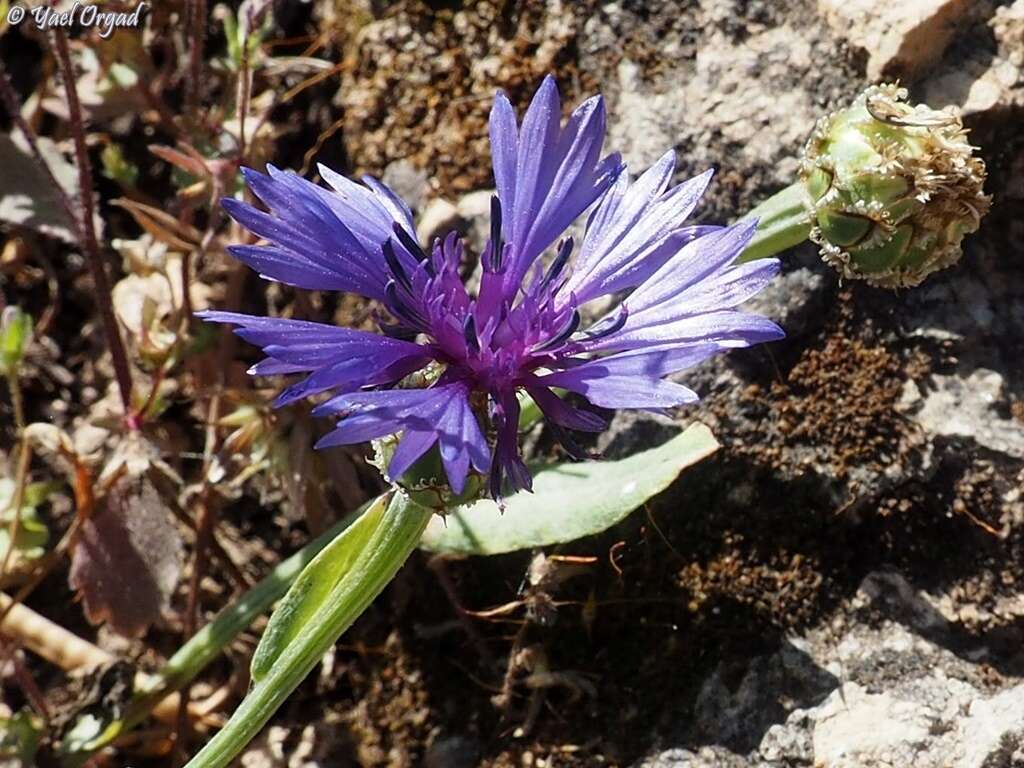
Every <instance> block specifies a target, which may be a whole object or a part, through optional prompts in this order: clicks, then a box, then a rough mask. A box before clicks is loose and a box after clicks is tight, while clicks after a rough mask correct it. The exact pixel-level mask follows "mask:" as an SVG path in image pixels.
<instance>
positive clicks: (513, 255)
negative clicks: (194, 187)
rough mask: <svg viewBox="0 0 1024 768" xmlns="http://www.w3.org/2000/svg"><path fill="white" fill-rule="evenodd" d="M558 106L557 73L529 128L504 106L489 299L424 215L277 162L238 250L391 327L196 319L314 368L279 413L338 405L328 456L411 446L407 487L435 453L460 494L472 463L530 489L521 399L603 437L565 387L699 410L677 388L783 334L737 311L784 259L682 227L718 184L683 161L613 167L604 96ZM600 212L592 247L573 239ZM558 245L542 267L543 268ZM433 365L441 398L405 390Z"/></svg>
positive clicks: (397, 464) (496, 118) (236, 205)
mask: <svg viewBox="0 0 1024 768" xmlns="http://www.w3.org/2000/svg"><path fill="white" fill-rule="evenodd" d="M561 114H562V112H561V104H560V101H559V96H558V91H557V88H556V87H555V83H554V80H553V79H552V78H551V77H548V78H546V79H545V80H544V82H543V84H542V85H541V87H540V89H539V90H538V91H537V93H536V95H535V96H534V97H533V101H532V102H531V104H530V107H529V108H528V110H527V112H526V115H525V116H524V118H523V121H522V123H521V124H518V123H517V120H516V115H515V111H514V110H513V108H512V105H511V103H510V102H509V100H508V99H507V98H506V96H505V95H504V94H502V93H499V94H498V95H497V97H496V99H495V103H494V107H493V109H492V110H491V118H490V139H491V148H492V154H493V166H494V179H495V185H496V187H497V195H496V196H495V198H494V199H493V200H492V206H491V236H490V239H489V241H488V242H487V244H486V246H485V248H484V252H483V253H482V254H481V256H480V262H481V265H482V268H483V269H482V274H481V278H480V282H479V286H478V288H477V289H476V291H475V292H473V293H471V292H469V291H468V290H467V288H466V285H465V284H464V282H463V280H462V278H461V276H460V271H459V268H460V265H461V263H462V261H463V251H462V243H461V241H460V240H459V238H458V236H457V235H456V234H455V233H451V234H449V235H448V236H447V237H445V238H443V239H440V240H437V241H436V242H435V243H434V244H433V246H432V247H431V248H429V249H426V250H425V249H422V248H421V247H420V246H419V244H418V241H417V237H416V232H415V227H414V223H413V218H412V214H411V212H410V210H409V208H408V207H407V206H406V205H405V204H404V203H403V202H402V201H401V200H400V199H399V198H398V197H397V196H396V195H395V194H394V193H393V192H391V191H390V190H389V189H388V188H387V187H385V186H384V185H383V184H381V183H380V182H378V181H376V180H375V179H372V178H369V177H364V178H363V184H358V183H356V182H353V181H350V180H349V179H346V178H344V177H342V176H340V175H338V174H337V173H334V172H333V171H331V170H330V169H328V168H325V167H323V166H320V175H321V177H322V178H323V179H324V180H325V181H326V182H327V183H328V184H329V185H330V186H331V187H332V189H330V190H328V189H325V188H323V187H320V186H317V185H315V184H313V183H311V182H309V181H306V180H305V179H303V178H301V177H300V176H298V175H296V174H294V173H290V172H287V171H281V170H278V169H277V168H274V167H273V166H268V168H267V174H266V175H264V174H260V173H258V172H256V171H252V170H249V169H246V170H245V172H244V173H245V179H246V182H247V183H248V186H249V189H250V190H252V192H253V194H254V195H256V197H258V198H259V199H260V200H261V201H262V202H263V203H264V205H265V206H266V208H267V209H268V211H262V210H260V209H258V208H256V207H254V206H251V205H248V204H246V203H243V202H240V201H238V200H235V199H227V200H224V207H225V209H226V210H227V211H228V213H229V214H230V215H231V216H232V217H233V218H234V219H235V220H236V221H238V222H239V223H240V224H242V225H243V226H244V227H246V228H247V229H249V230H250V231H251V232H253V233H254V234H255V235H257V236H259V237H260V238H262V239H263V240H265V241H266V244H265V245H239V246H233V247H232V248H231V249H230V251H231V253H232V254H233V255H234V256H235V257H236V258H238V259H239V260H240V261H243V262H245V263H246V264H248V265H249V266H250V267H252V268H253V269H255V270H256V271H258V272H259V273H260V275H261V276H262V277H264V278H266V279H268V280H275V281H278V282H282V283H285V284H287V285H292V286H296V287H299V288H308V289H317V290H337V291H348V292H352V293H356V294H359V295H362V296H365V297H366V298H368V299H373V300H375V301H377V302H379V303H380V305H381V306H382V307H384V308H385V309H386V311H387V314H388V315H389V317H388V318H387V319H386V320H385V319H384V318H381V324H380V325H381V330H382V333H379V334H378V333H371V332H367V331H359V330H352V329H348V328H338V327H334V326H329V325H323V324H320V323H312V322H305V321H299V320H283V319H276V318H267V317H254V316H249V315H241V314H237V313H232V312H218V311H208V312H202V313H200V316H201V317H203V318H204V319H206V320H209V321H212V322H219V323H231V324H233V325H236V326H238V328H237V330H236V332H237V333H238V335H239V336H241V337H242V338H244V339H246V340H247V341H249V342H251V343H253V344H256V345H258V346H260V347H262V348H263V351H264V352H265V353H266V355H267V357H266V359H265V360H263V361H262V362H260V363H258V364H257V365H255V366H254V367H253V368H252V369H251V373H253V374H257V375H273V374H294V373H305V374H307V375H306V377H305V378H304V379H302V380H301V381H299V382H298V383H296V384H293V385H292V386H290V387H288V388H287V389H285V390H284V391H283V392H282V393H281V394H280V395H279V396H278V398H277V400H276V401H275V403H276V404H277V405H284V404H287V403H291V402H294V401H296V400H299V399H301V398H305V397H309V396H311V395H316V394H318V393H322V392H329V393H330V397H329V399H327V400H326V401H324V402H322V403H321V404H320V405H318V406H317V407H316V409H315V410H314V413H315V414H317V415H323V416H334V417H339V421H338V423H337V426H336V428H335V429H334V430H333V431H332V432H330V433H328V434H327V435H326V436H325V437H324V438H323V439H321V440H320V442H319V443H318V444H317V445H318V447H328V446H335V445H347V444H354V443H361V442H364V441H367V440H372V439H375V438H380V437H385V436H388V435H399V440H398V444H397V447H396V449H395V451H394V454H393V456H392V457H391V460H390V464H389V466H388V474H389V475H390V476H391V477H392V478H398V477H400V476H401V475H402V474H404V473H405V472H406V471H407V470H408V469H409V468H410V467H411V466H412V464H413V463H414V462H415V461H416V460H417V459H419V458H420V457H421V456H423V455H424V454H425V453H426V452H427V451H428V450H430V449H431V448H432V447H433V446H434V445H435V444H436V445H437V447H438V449H439V452H440V455H441V459H442V462H443V466H444V469H445V472H446V474H447V476H448V483H449V485H450V487H451V488H452V490H453V491H454V492H455V493H457V494H458V493H461V492H462V490H463V488H464V487H465V484H466V479H467V476H468V475H469V472H470V470H471V468H472V469H473V470H475V471H476V472H479V473H481V474H488V475H489V477H490V486H491V492H492V494H493V495H494V496H496V497H497V496H499V495H500V494H501V492H502V490H503V488H509V487H510V488H512V489H529V488H530V487H531V478H530V473H529V471H528V470H527V468H526V465H525V464H524V463H523V461H522V458H521V456H520V451H519V441H518V423H519V401H518V398H517V395H518V393H519V392H521V391H525V392H527V393H529V395H530V396H532V397H533V399H534V400H535V401H536V402H537V404H538V406H539V407H540V408H541V410H542V411H543V413H544V415H545V417H546V419H547V420H548V421H549V422H550V423H551V424H553V425H554V426H555V427H556V432H557V433H559V434H564V430H583V431H600V430H601V429H603V428H604V427H605V422H604V420H603V419H602V418H601V417H599V416H597V415H596V414H595V413H593V412H591V411H588V410H586V409H585V408H582V407H577V406H576V405H572V404H570V403H568V402H566V401H565V400H563V399H561V398H559V397H558V396H557V395H555V394H554V392H553V391H552V388H553V387H557V388H561V389H565V390H569V391H570V392H575V393H577V394H578V395H580V396H582V398H583V399H584V400H586V401H588V402H589V403H590V404H592V405H595V406H600V407H603V408H639V409H662V408H667V407H672V406H677V405H682V404H685V403H691V402H694V401H695V400H696V399H697V395H696V394H695V393H694V392H693V391H692V390H690V389H688V388H686V387H685V386H682V385H681V384H677V383H675V382H673V381H669V380H667V379H666V378H665V377H666V376H668V375H670V374H673V373H677V372H679V371H682V370H684V369H686V368H689V367H690V366H693V365H695V364H696V363H698V362H700V361H702V360H704V359H706V358H708V357H709V356H711V355H713V354H715V353H717V352H720V351H722V350H725V349H728V348H735V347H746V346H750V345H752V344H757V343H761V342H765V341H771V340H773V339H778V338H781V337H782V335H783V333H782V330H781V329H780V328H779V327H778V326H777V325H776V324H775V323H773V322H771V321H770V320H768V319H766V318H764V317H761V316H758V315H753V314H748V313H744V312H741V311H739V310H738V309H737V307H738V306H739V305H740V304H741V303H742V302H743V301H745V300H746V299H748V298H750V297H751V296H753V295H754V294H756V293H757V292H758V291H760V290H761V289H762V288H763V287H764V286H765V285H766V284H767V283H768V281H769V280H771V278H772V277H773V276H774V275H775V274H776V273H777V271H778V262H777V261H776V260H774V259H762V260H759V261H755V262H752V263H749V264H743V265H738V266H736V265H734V262H735V260H736V257H737V256H738V255H739V253H740V252H741V251H742V250H743V248H744V246H745V245H746V244H747V243H748V242H749V241H750V238H751V237H752V236H753V234H754V225H753V224H751V223H749V222H746V223H740V224H736V225H734V226H731V227H712V226H689V225H687V224H686V223H685V222H686V220H687V218H688V217H689V215H690V213H691V212H692V211H693V209H694V207H695V206H696V205H697V202H698V200H699V199H700V196H701V195H702V194H703V192H704V190H705V188H706V187H707V185H708V183H709V181H710V178H711V173H710V172H707V173H703V174H701V175H700V176H697V177H695V178H693V179H690V180H689V181H685V182H683V183H681V184H679V185H677V186H674V187H671V186H670V181H671V178H672V175H673V173H674V171H675V157H674V154H673V153H672V152H668V153H666V154H665V155H664V156H663V157H662V158H661V159H660V160H658V162H657V163H655V164H654V165H653V166H652V167H651V168H650V169H648V170H647V171H646V172H645V173H643V174H642V175H641V176H640V177H639V178H637V179H636V180H635V181H633V182H630V180H629V177H628V174H627V173H626V170H625V167H624V165H623V163H622V161H621V160H620V158H619V156H618V155H615V154H611V155H606V156H603V157H602V145H603V143H604V133H605V109H604V104H603V101H602V100H601V98H600V97H594V98H591V99H589V100H587V101H585V102H584V103H583V104H581V105H580V106H579V107H578V108H577V109H576V110H575V111H574V112H573V113H572V114H571V116H570V117H569V119H568V121H566V123H565V124H564V125H563V124H562V121H561ZM590 209H592V212H591V213H590V216H589V220H588V223H587V227H586V233H585V235H584V236H583V238H582V242H580V243H579V244H578V246H577V244H575V243H574V242H573V240H572V238H569V237H565V232H566V230H567V229H568V227H569V226H570V225H571V224H572V223H573V222H574V221H575V220H576V219H577V218H578V217H579V216H580V215H581V214H583V213H585V212H586V211H588V210H590ZM552 248H554V255H553V258H551V259H548V260H547V261H548V264H547V265H546V266H545V264H544V259H542V258H541V257H542V255H543V254H545V253H546V252H548V251H549V249H552ZM622 292H629V293H628V295H627V297H626V299H625V300H624V301H623V303H622V304H620V306H619V307H617V308H616V309H614V310H612V311H611V312H609V313H608V314H607V315H605V316H604V317H602V318H600V319H598V320H597V321H596V322H595V323H593V324H592V325H591V326H589V327H583V323H582V320H581V318H582V317H583V315H584V313H581V311H580V310H581V307H582V306H583V305H584V304H586V303H587V302H591V301H593V300H595V299H600V298H602V297H606V296H608V295H610V294H620V293H622ZM424 369H427V370H429V371H431V375H430V376H429V377H421V378H420V381H421V382H425V383H426V384H427V386H423V387H421V388H409V387H408V385H407V382H408V381H409V379H408V378H407V377H410V374H414V373H417V372H422V371H424ZM570 442H571V441H570Z"/></svg>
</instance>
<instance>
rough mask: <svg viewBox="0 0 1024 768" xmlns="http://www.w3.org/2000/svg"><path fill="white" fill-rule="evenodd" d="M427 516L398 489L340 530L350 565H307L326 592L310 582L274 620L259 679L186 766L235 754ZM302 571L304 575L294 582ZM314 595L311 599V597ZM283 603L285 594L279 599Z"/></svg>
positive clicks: (341, 550) (206, 766) (204, 766)
mask: <svg viewBox="0 0 1024 768" xmlns="http://www.w3.org/2000/svg"><path fill="white" fill-rule="evenodd" d="M375 508H376V507H375ZM432 515H433V511H432V510H430V509H427V508H425V507H421V506H419V505H418V504H416V503H415V502H413V501H411V500H410V499H409V497H408V496H406V495H404V494H402V493H395V494H393V495H392V496H391V501H390V503H388V504H387V505H386V508H384V509H382V510H381V511H380V512H373V511H372V510H368V512H367V514H365V515H364V516H363V518H360V521H358V522H356V523H354V524H353V526H352V528H356V526H359V525H360V523H361V522H363V520H364V519H366V526H365V527H364V528H362V532H361V533H359V534H357V535H354V536H349V535H347V534H348V533H349V532H348V531H346V533H343V534H342V535H341V536H340V537H339V538H341V539H342V541H341V542H337V541H335V542H331V544H330V545H329V547H328V549H330V550H333V552H334V554H335V555H336V556H338V557H340V558H341V560H342V561H343V562H347V563H348V564H349V567H348V568H347V569H345V570H344V572H340V571H339V569H337V568H335V567H334V566H331V565H328V564H327V563H326V561H325V559H323V558H321V557H320V556H317V558H316V559H315V560H314V561H313V562H311V563H310V564H309V566H307V569H306V570H307V572H309V575H310V576H312V578H313V581H316V580H317V579H318V578H319V577H321V576H322V577H324V578H325V579H326V580H327V581H328V582H329V583H330V584H331V587H330V589H329V590H326V591H324V590H321V589H319V588H315V589H314V587H313V586H307V587H305V588H304V589H303V591H302V592H301V596H300V598H298V599H296V601H295V602H294V604H293V605H291V607H289V608H288V609H287V610H289V611H291V616H290V617H289V618H287V619H279V621H280V622H282V624H281V626H282V629H279V630H278V632H279V635H278V638H277V639H275V640H270V641H268V642H269V643H270V645H269V646H268V649H269V650H265V651H263V653H264V661H263V662H262V667H261V671H262V672H263V676H262V677H261V679H260V680H259V681H258V682H256V684H255V685H254V686H253V688H252V689H251V690H250V691H249V693H248V695H246V697H245V698H244V699H243V700H242V703H241V704H240V705H239V706H238V709H236V710H235V713H234V714H233V715H232V716H231V719H230V720H229V721H228V723H227V725H225V726H224V728H223V729H221V731H220V733H218V734H217V735H216V736H214V737H213V739H211V740H210V741H209V742H208V743H207V744H206V746H205V747H203V748H202V750H201V751H200V752H199V754H197V755H196V756H195V757H193V758H192V759H191V760H190V761H189V762H188V764H187V765H186V768H225V766H227V765H229V764H230V763H231V761H232V760H234V759H235V757H237V755H238V754H239V753H240V752H241V751H242V750H243V749H244V748H245V745H246V744H248V743H249V742H250V741H251V740H252V739H253V738H254V737H255V736H256V734H257V733H259V731H260V729H261V728H262V727H263V726H264V725H265V724H266V722H267V721H268V720H269V719H270V718H271V717H272V716H273V714H274V712H276V711H277V709H278V707H280V706H281V704H283V703H284V701H285V699H287V698H288V696H290V695H291V693H292V691H294V690H295V688H296V687H298V685H299V683H301V682H302V680H303V679H304V678H305V677H306V675H308V674H309V672H310V670H311V669H313V667H314V666H316V663H317V662H318V661H319V660H320V659H321V658H322V657H323V655H324V653H326V652H327V650H328V649H329V648H330V647H331V646H332V645H334V643H335V641H337V639H338V637H340V636H341V634H342V632H344V631H345V630H346V629H348V628H349V627H350V626H351V625H352V622H354V621H355V620H356V619H357V618H358V617H359V616H360V614H362V612H363V611H365V610H366V608H367V607H368V606H369V605H370V603H371V602H373V600H374V598H375V597H377V595H379V594H380V592H381V590H383V589H384V587H385V586H387V584H388V582H390V581H391V580H392V579H393V578H394V576H395V574H396V573H397V572H398V569H399V568H401V567H402V564H403V563H404V562H405V561H406V559H407V558H408V557H409V555H410V553H411V552H412V551H413V550H414V549H416V544H417V543H418V542H419V540H420V537H421V536H422V534H423V529H424V528H425V527H426V525H427V521H428V520H429V519H430V517H431V516H432ZM349 530H350V531H351V530H352V529H349ZM352 553H354V557H353V556H352ZM325 554H326V550H325ZM306 575H307V574H306V572H304V573H303V574H302V576H300V577H299V578H300V580H301V579H303V577H304V576H306ZM314 594H315V595H317V596H318V598H319V600H318V601H317V600H314V599H313V595H314ZM288 603H289V599H288V596H286V597H285V604H288ZM311 609H312V610H311ZM300 616H301V617H303V618H302V620H301V621H299V618H298V617H300ZM272 621H273V620H272ZM284 637H291V641H290V642H287V643H282V638H284Z"/></svg>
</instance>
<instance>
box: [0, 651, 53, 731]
mask: <svg viewBox="0 0 1024 768" xmlns="http://www.w3.org/2000/svg"><path fill="white" fill-rule="evenodd" d="M0 643H2V644H3V645H4V646H6V648H5V649H4V653H3V657H2V658H0V667H2V666H3V664H4V663H5V662H7V661H10V662H11V667H12V668H13V671H14V680H15V682H16V683H17V684H18V687H19V688H21V692H22V693H24V694H25V698H26V699H28V702H29V704H31V705H32V709H34V710H35V711H36V714H38V715H39V716H40V717H41V718H43V719H44V720H46V721H47V722H49V720H50V710H49V707H47V706H46V697H45V696H43V692H42V691H41V690H39V686H38V685H37V684H36V681H35V678H34V677H32V673H31V672H29V671H28V669H27V668H26V667H25V662H24V661H22V659H21V656H20V655H19V653H18V644H17V643H15V642H13V641H12V640H9V639H8V638H6V637H4V636H3V635H0Z"/></svg>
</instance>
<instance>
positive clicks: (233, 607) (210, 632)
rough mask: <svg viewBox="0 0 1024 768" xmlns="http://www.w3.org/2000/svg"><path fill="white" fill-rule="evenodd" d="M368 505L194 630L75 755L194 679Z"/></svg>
mask: <svg viewBox="0 0 1024 768" xmlns="http://www.w3.org/2000/svg"><path fill="white" fill-rule="evenodd" d="M367 507H369V504H365V505H363V506H362V507H360V508H359V509H358V510H356V511H355V512H353V513H352V514H350V515H347V516H346V517H344V518H343V519H341V520H339V521H338V522H337V523H335V524H334V525H333V526H331V527H330V528H328V529H327V530H326V531H324V532H323V533H322V534H320V535H319V536H318V537H317V538H315V539H313V541H311V542H309V543H308V544H307V545H306V546H304V547H303V548H302V549H300V550H299V551H298V552H296V553H295V554H294V555H292V556H291V557H289V558H288V559H286V560H282V561H281V562H280V563H278V564H277V566H275V567H274V569H273V570H272V571H271V572H270V573H269V574H267V575H266V576H265V577H264V578H263V579H262V580H261V581H260V582H259V583H258V584H256V585H255V586H254V587H253V588H252V589H250V590H249V591H248V592H246V593H245V594H244V595H241V596H240V597H239V598H238V599H237V600H235V601H234V602H233V603H231V604H230V605H229V606H227V607H226V608H224V610H222V611H221V612H220V613H219V614H217V617H216V618H215V619H214V620H213V621H211V622H210V623H209V624H207V625H206V626H205V627H203V628H202V629H201V630H199V631H198V632H197V633H196V634H195V635H193V637H192V638H191V639H190V640H189V641H188V642H187V643H185V644H184V645H183V646H181V648H179V649H178V651H177V652H176V653H175V654H174V655H173V656H172V657H171V658H170V659H168V661H167V663H166V664H165V665H164V667H163V669H161V670H160V672H159V673H157V674H156V675H154V676H153V677H152V678H151V682H150V683H149V684H148V685H146V686H145V687H144V688H142V689H140V690H138V691H136V692H135V697H134V698H133V700H132V701H131V703H130V704H129V705H128V708H127V710H126V711H125V714H124V716H123V717H122V718H121V719H119V720H115V721H113V722H112V723H110V725H109V726H108V727H107V728H105V729H104V731H103V733H102V735H101V736H99V737H98V738H97V739H94V740H93V741H91V742H89V744H88V745H87V747H86V748H85V749H84V750H80V751H76V752H75V753H74V756H75V757H76V758H82V759H84V758H86V757H88V755H90V754H92V753H94V752H96V751H97V750H100V749H102V748H103V747H105V746H107V745H108V744H110V743H111V742H113V741H114V739H116V738H117V737H118V736H120V735H121V734H123V733H126V732H127V731H129V730H131V729H132V728H134V727H135V726H136V725H138V724H139V723H140V722H142V721H143V720H145V719H146V717H147V716H148V715H149V713H150V712H151V711H152V710H153V707H155V706H156V705H157V704H158V703H159V702H160V701H161V700H162V699H163V698H164V697H166V696H168V695H169V694H171V693H173V692H174V691H177V690H180V689H181V688H182V687H184V686H185V685H186V684H187V683H190V682H191V681H192V680H193V679H194V678H195V677H196V676H197V675H198V674H199V673H200V672H202V671H203V669H205V668H206V666H207V665H208V664H209V663H210V662H211V661H213V660H214V659H215V658H217V656H218V655H219V654H220V653H221V651H223V650H224V648H225V647H226V646H227V645H228V644H229V643H231V642H232V641H233V640H234V639H235V638H236V637H237V636H238V634H239V633H240V632H242V630H244V629H245V628H246V627H248V626H249V625H250V624H251V623H252V622H253V621H254V620H255V619H256V617H257V616H259V615H260V614H262V613H264V612H265V611H267V610H268V609H269V608H270V606H271V605H273V604H274V603H275V602H276V601H277V600H280V599H281V597H282V596H283V595H284V593H285V592H286V591H287V590H288V587H289V586H291V584H292V582H294V581H295V579H296V578H297V577H298V575H299V574H300V573H301V572H302V570H303V568H305V567H306V566H307V565H308V564H309V563H310V561H312V560H313V558H315V557H316V556H317V555H318V554H319V553H320V551H321V550H322V549H323V548H324V547H326V546H327V545H328V544H330V543H331V542H332V541H334V540H335V539H336V538H337V537H338V536H339V535H340V534H341V533H342V532H343V531H344V530H345V529H346V528H348V527H349V526H350V525H352V523H354V522H355V521H356V520H357V519H358V518H359V516H360V515H361V514H362V513H363V512H364V511H365V510H366V509H367Z"/></svg>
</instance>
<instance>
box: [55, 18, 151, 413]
mask: <svg viewBox="0 0 1024 768" xmlns="http://www.w3.org/2000/svg"><path fill="white" fill-rule="evenodd" d="M53 51H54V54H55V55H56V57H57V62H58V64H59V66H60V70H61V75H62V77H63V80H64V90H65V93H66V94H67V100H68V124H69V126H70V128H71V135H72V138H73V139H74V143H75V160H76V161H77V164H78V185H79V196H80V200H79V203H80V205H79V214H80V215H79V239H80V241H81V246H82V250H83V251H85V256H86V259H87V261H88V262H89V270H90V272H91V273H92V279H93V284H94V285H95V286H96V303H97V305H98V306H99V310H100V318H101V320H102V322H103V331H104V333H105V334H106V337H107V345H108V346H109V347H110V357H111V360H112V361H113V364H114V376H115V378H116V379H117V388H118V390H119V391H120V393H121V403H122V405H123V406H124V413H125V422H126V424H127V426H128V427H129V429H136V428H138V422H139V419H138V417H137V415H136V414H135V413H134V412H133V411H132V374H131V369H130V368H129V367H128V355H127V354H126V353H125V350H124V342H123V341H122V340H121V331H120V329H119V328H118V325H117V318H116V317H115V315H114V302H113V298H112V297H111V293H110V280H109V278H108V277H107V270H106V267H105V265H104V264H103V258H102V257H101V255H100V247H99V242H98V240H97V239H96V224H95V221H94V220H93V197H92V168H91V167H90V165H89V151H88V148H87V147H86V145H85V126H84V124H83V121H82V105H81V102H79V100H78V90H77V88H76V87H75V72H74V69H73V68H72V66H71V55H70V54H69V53H68V38H67V34H66V33H65V32H64V30H62V29H59V28H58V29H55V30H54V32H53Z"/></svg>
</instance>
